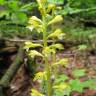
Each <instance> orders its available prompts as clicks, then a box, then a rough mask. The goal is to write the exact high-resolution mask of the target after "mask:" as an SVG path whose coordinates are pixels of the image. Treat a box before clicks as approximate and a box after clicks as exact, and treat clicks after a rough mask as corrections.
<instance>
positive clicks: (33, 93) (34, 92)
mask: <svg viewBox="0 0 96 96" xmlns="http://www.w3.org/2000/svg"><path fill="white" fill-rule="evenodd" d="M31 96H45V95H44V94H41V93H40V92H38V91H37V90H36V89H32V90H31Z"/></svg>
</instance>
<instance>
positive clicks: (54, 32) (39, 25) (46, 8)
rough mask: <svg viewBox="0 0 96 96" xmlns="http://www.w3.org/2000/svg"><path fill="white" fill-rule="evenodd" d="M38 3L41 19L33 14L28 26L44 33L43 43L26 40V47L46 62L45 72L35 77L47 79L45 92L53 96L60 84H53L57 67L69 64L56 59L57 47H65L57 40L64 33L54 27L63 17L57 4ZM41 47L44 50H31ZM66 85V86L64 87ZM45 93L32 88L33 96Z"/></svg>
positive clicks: (38, 1) (45, 1) (43, 1)
mask: <svg viewBox="0 0 96 96" xmlns="http://www.w3.org/2000/svg"><path fill="white" fill-rule="evenodd" d="M37 3H38V9H39V11H40V13H41V19H40V18H38V17H36V16H32V17H31V18H30V19H29V22H28V26H27V28H29V29H30V30H31V31H32V30H33V29H35V30H37V32H38V33H42V34H43V44H34V43H32V42H30V41H28V42H25V47H24V48H25V49H26V50H27V51H28V55H29V56H31V57H32V58H34V57H36V56H40V57H42V58H43V60H44V62H45V69H44V71H43V72H38V73H37V74H36V76H35V78H34V81H35V80H40V79H42V82H44V81H45V85H46V90H45V92H43V93H45V94H46V95H47V96H52V94H53V90H54V88H57V87H58V86H56V85H54V84H52V76H54V78H55V76H58V72H57V71H58V70H56V67H57V66H58V65H59V64H62V65H65V64H67V59H61V60H58V61H57V60H55V59H56V49H58V50H62V49H63V48H64V47H63V45H62V44H60V43H56V42H55V41H56V40H57V39H62V38H63V37H64V35H65V34H64V33H63V32H62V30H61V29H60V28H58V27H57V28H56V29H55V28H54V26H55V24H57V23H60V22H62V21H63V17H62V16H61V15H57V14H56V9H60V8H58V7H56V5H55V4H49V3H48V2H47V0H37ZM49 29H51V32H49ZM49 39H51V40H53V44H52V45H48V44H47V41H48V40H49ZM36 47H41V48H42V52H38V51H36V50H29V49H30V48H36ZM50 57H52V64H50V63H49V59H50ZM54 72H56V75H54ZM64 86H65V87H64ZM64 86H63V87H64V88H66V87H67V84H64ZM43 93H40V92H38V91H37V90H35V89H32V96H36V95H35V94H38V95H37V96H45V95H43Z"/></svg>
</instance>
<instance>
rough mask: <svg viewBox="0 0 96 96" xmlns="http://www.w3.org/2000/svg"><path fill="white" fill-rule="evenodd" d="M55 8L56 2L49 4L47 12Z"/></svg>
mask: <svg viewBox="0 0 96 96" xmlns="http://www.w3.org/2000/svg"><path fill="white" fill-rule="evenodd" d="M55 8H56V5H55V4H49V5H48V9H47V12H50V11H51V10H52V9H55Z"/></svg>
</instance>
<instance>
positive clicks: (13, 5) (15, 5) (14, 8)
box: [8, 0, 19, 12]
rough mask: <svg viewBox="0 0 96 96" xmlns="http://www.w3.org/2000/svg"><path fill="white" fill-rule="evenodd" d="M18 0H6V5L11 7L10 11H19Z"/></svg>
mask: <svg viewBox="0 0 96 96" xmlns="http://www.w3.org/2000/svg"><path fill="white" fill-rule="evenodd" d="M18 5H19V1H17V0H14V1H13V0H11V1H9V2H8V7H9V8H10V9H11V10H10V11H12V12H17V11H19V6H18Z"/></svg>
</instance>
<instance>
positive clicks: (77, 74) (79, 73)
mask: <svg viewBox="0 0 96 96" xmlns="http://www.w3.org/2000/svg"><path fill="white" fill-rule="evenodd" d="M85 71H86V70H85V69H75V70H73V72H72V74H73V76H75V77H82V76H85V75H86V73H85Z"/></svg>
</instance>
